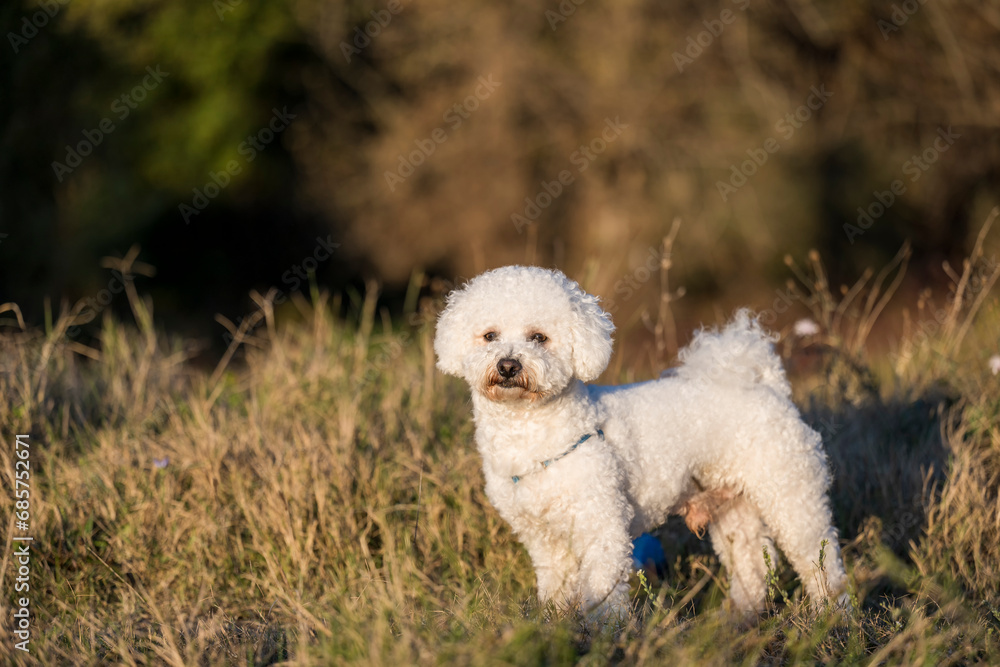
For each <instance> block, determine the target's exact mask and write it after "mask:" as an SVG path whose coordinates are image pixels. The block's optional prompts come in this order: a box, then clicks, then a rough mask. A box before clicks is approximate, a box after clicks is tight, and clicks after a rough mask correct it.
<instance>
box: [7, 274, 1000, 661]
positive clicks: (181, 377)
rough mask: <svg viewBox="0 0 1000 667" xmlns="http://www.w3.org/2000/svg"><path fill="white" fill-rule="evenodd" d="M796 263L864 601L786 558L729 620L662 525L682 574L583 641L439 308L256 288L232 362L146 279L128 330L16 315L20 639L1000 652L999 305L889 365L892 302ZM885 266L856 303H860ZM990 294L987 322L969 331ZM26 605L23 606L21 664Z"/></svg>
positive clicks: (492, 648) (123, 651) (699, 553)
mask: <svg viewBox="0 0 1000 667" xmlns="http://www.w3.org/2000/svg"><path fill="white" fill-rule="evenodd" d="M975 265H976V263H975V262H972V263H970V267H971V268H969V269H968V270H974V267H975ZM814 268H815V270H821V266H820V265H819V264H818V261H817V263H816V264H815V267H814ZM803 276H804V277H805V278H806V281H807V282H809V283H811V286H812V288H813V290H814V292H813V293H812V294H813V296H815V297H816V299H815V301H814V303H815V304H816V305H817V308H818V309H819V310H818V311H817V317H818V321H820V322H822V323H823V325H824V327H825V329H824V331H823V334H822V336H823V341H822V342H823V345H824V346H825V347H824V349H825V350H826V352H825V353H824V356H823V359H824V360H825V362H824V364H822V365H821V367H820V371H819V372H817V373H813V374H811V375H807V376H803V377H801V378H800V379H799V380H798V381H797V384H798V389H799V392H800V398H801V401H802V403H803V404H804V406H805V412H806V415H807V418H808V419H810V420H812V421H813V423H814V424H815V425H816V427H817V428H819V429H820V430H822V431H823V432H824V435H825V439H826V442H827V447H828V449H829V451H830V456H831V463H832V465H833V468H834V471H835V477H836V483H835V487H834V491H833V500H834V505H835V508H836V516H837V522H838V526H839V527H840V530H841V533H842V537H843V538H844V540H845V544H846V546H845V554H846V557H847V559H848V565H849V570H850V574H851V581H852V592H853V597H854V603H855V608H854V610H853V612H851V613H850V614H848V615H847V616H846V617H845V618H840V619H838V618H837V617H836V616H834V615H829V614H820V615H819V616H815V615H812V614H811V613H810V612H809V611H808V610H807V609H806V608H805V606H804V605H803V604H802V603H801V601H800V600H799V595H798V593H797V586H798V584H797V582H796V581H795V580H794V579H791V578H790V577H789V573H788V571H787V570H785V569H779V570H778V572H776V573H775V575H776V576H775V585H776V586H777V587H778V589H780V591H777V592H779V593H781V594H780V595H776V596H775V599H777V600H784V599H786V598H787V600H788V601H787V602H780V603H777V604H776V606H775V608H773V609H771V610H770V611H769V612H768V613H767V614H766V615H765V616H764V617H763V618H762V619H761V621H760V623H759V624H757V625H755V626H753V627H750V628H739V627H735V626H733V625H731V624H730V623H729V622H728V621H726V620H725V619H724V618H723V617H722V616H720V615H719V614H718V608H719V602H720V600H721V599H722V597H723V595H724V586H725V584H724V580H725V579H724V576H722V573H720V571H719V566H718V564H717V563H716V561H715V560H714V558H713V557H712V556H711V555H710V552H709V551H708V550H707V549H705V548H704V545H703V544H701V543H699V542H698V541H697V540H695V539H694V538H693V537H691V536H690V535H689V534H686V532H685V529H684V528H683V526H682V525H680V524H679V522H678V523H673V522H672V523H671V524H669V525H668V526H667V527H666V528H665V529H664V530H663V531H662V533H661V537H662V538H663V539H664V541H665V542H666V546H667V549H668V553H669V554H670V567H669V572H668V575H667V578H666V580H665V581H663V582H651V583H640V582H637V584H636V588H635V591H636V604H637V609H638V610H639V613H638V614H637V615H636V618H635V620H634V623H633V624H632V626H630V627H629V628H628V629H626V630H625V631H624V632H623V633H621V634H619V635H616V636H615V635H610V634H602V635H597V636H590V635H588V634H587V633H586V632H584V631H583V630H582V629H581V627H580V626H579V625H578V623H577V622H576V621H575V619H572V618H560V617H559V616H558V615H556V614H553V613H552V612H551V610H547V609H538V608H537V606H536V605H535V603H534V602H533V599H534V598H533V596H534V590H533V575H532V572H531V568H530V564H529V562H528V559H527V556H526V555H525V553H524V551H523V549H522V548H521V547H520V546H519V545H518V544H517V543H516V541H515V540H514V539H513V538H512V536H511V534H510V532H509V530H508V529H507V527H506V526H505V525H504V523H503V522H502V521H501V519H500V518H499V517H498V516H497V514H496V512H495V511H494V510H493V509H492V508H491V507H490V506H489V503H488V502H487V500H486V498H485V497H484V495H483V491H482V480H481V477H480V472H479V461H478V458H477V456H476V454H475V451H474V449H473V448H472V446H471V440H472V428H471V424H470V418H469V409H468V405H467V403H468V400H467V394H466V390H465V388H464V387H463V386H462V385H461V384H460V383H458V382H453V381H451V380H447V379H445V378H443V377H441V376H439V375H438V374H437V373H436V372H435V370H434V367H433V352H432V349H431V344H430V343H431V336H432V323H433V319H432V318H431V317H430V316H429V315H430V314H431V313H432V310H433V309H429V308H426V307H425V308H424V309H423V310H422V311H421V312H420V313H418V314H417V317H416V318H411V322H416V323H417V325H416V326H413V327H409V328H405V329H399V328H397V329H393V328H392V325H391V323H388V320H387V319H384V318H379V317H378V313H377V308H376V296H375V293H374V290H372V291H370V292H369V294H368V296H367V298H366V299H364V300H363V303H361V304H359V305H358V307H357V308H356V309H355V310H354V312H355V314H354V316H353V317H351V318H348V320H346V321H342V320H338V319H335V318H333V317H332V316H331V314H330V313H331V308H330V306H329V305H328V303H327V299H326V298H325V297H322V296H319V295H316V297H315V298H314V300H313V303H311V304H307V303H305V302H303V301H301V300H300V301H299V302H298V303H297V305H298V307H299V309H300V311H301V313H302V318H301V321H300V322H298V323H289V324H288V325H286V326H280V327H279V326H276V325H275V322H274V321H273V314H272V313H271V310H270V307H269V304H268V301H267V299H265V298H261V305H262V311H261V312H262V315H261V317H263V318H264V319H266V320H267V326H266V327H261V329H260V330H261V332H262V333H261V334H260V337H256V338H247V339H245V340H243V341H242V342H243V347H244V348H245V349H246V354H245V357H244V358H243V359H242V360H241V361H240V362H239V364H233V363H230V364H229V365H228V366H220V368H219V369H217V370H216V372H214V373H213V372H209V371H207V370H204V369H199V368H197V367H194V366H192V365H191V364H190V363H189V361H188V357H189V354H190V348H189V347H188V346H187V345H186V344H185V343H184V342H183V341H178V340H174V339H169V338H167V337H165V336H163V335H162V334H160V333H157V331H156V329H155V327H154V326H153V321H152V315H151V310H150V306H149V305H148V304H146V303H145V302H143V301H142V300H141V299H140V298H139V295H138V294H136V293H135V291H134V289H132V286H131V284H130V285H129V292H128V296H129V299H130V303H131V304H132V307H133V311H134V313H135V319H136V325H135V326H131V325H125V324H122V323H119V322H116V321H114V320H112V319H106V320H105V322H104V325H103V330H102V333H101V337H100V345H99V347H97V348H95V349H89V350H84V349H81V348H80V346H79V345H76V344H68V343H67V342H66V339H65V337H64V335H63V334H64V333H65V330H66V329H67V328H68V326H69V325H70V324H71V322H72V317H71V316H70V315H67V316H66V317H63V318H62V319H59V320H58V321H57V322H55V323H54V324H53V325H51V327H50V329H49V330H46V331H40V330H29V331H21V332H15V333H7V334H6V335H4V336H2V337H0V348H2V351H0V354H2V358H3V360H4V366H3V373H2V374H0V385H2V387H3V391H4V396H5V397H6V399H7V400H5V401H3V402H2V403H0V425H2V429H3V442H4V446H3V447H2V448H0V470H2V472H0V478H2V479H3V487H4V488H3V492H2V495H0V506H2V508H3V515H4V516H8V517H9V516H10V515H11V505H12V491H11V489H12V469H13V464H12V450H13V447H12V446H13V434H14V433H29V434H30V435H31V442H32V457H33V458H32V466H33V468H32V481H31V484H32V489H33V495H32V505H31V533H32V534H33V535H34V537H35V539H36V543H35V546H34V551H33V559H32V565H31V567H32V579H31V583H32V590H31V600H32V609H33V612H34V613H35V616H34V619H33V628H34V635H33V637H32V644H31V647H32V655H31V658H32V659H34V660H36V661H37V662H38V663H40V664H66V663H93V662H98V661H103V662H123V663H127V664H162V663H167V664H177V665H180V664H271V663H275V662H282V661H290V662H293V663H297V664H330V663H356V664H413V663H457V664H572V663H575V662H578V661H579V662H583V663H588V664H605V663H607V662H618V661H622V662H624V663H626V664H661V663H662V664H690V663H694V662H699V663H700V662H706V663H714V664H721V663H731V662H740V663H745V664H757V663H761V662H763V663H768V664H771V663H799V662H804V663H814V662H817V661H841V662H848V663H873V664H874V663H879V664H941V663H945V664H947V663H963V662H971V661H983V662H995V661H997V660H1000V640H998V635H997V632H998V629H1000V593H998V590H997V583H996V582H997V581H998V576H1000V548H998V546H997V545H998V543H1000V499H998V494H997V485H998V481H1000V431H998V429H997V419H998V417H1000V377H997V376H994V375H991V374H990V373H989V371H988V370H987V369H986V366H985V359H986V357H988V356H989V355H990V354H992V353H995V351H996V344H997V341H996V339H995V336H996V333H995V332H996V331H997V330H998V328H997V323H998V322H1000V308H998V305H997V303H996V300H995V299H989V298H984V299H983V300H981V301H979V302H978V303H977V298H976V295H971V294H970V293H969V292H967V291H964V290H962V289H958V290H956V295H955V296H954V297H953V300H952V304H951V305H952V306H953V308H951V309H950V310H949V311H948V312H949V313H951V314H950V315H949V317H951V318H953V319H949V320H948V321H947V323H946V326H943V327H941V330H940V332H939V333H938V334H936V335H935V336H931V337H928V338H927V339H926V340H924V339H917V338H914V339H912V345H911V348H910V351H909V354H910V358H909V359H908V361H907V363H905V364H900V363H898V360H895V361H896V362H897V363H893V359H891V358H890V359H871V358H868V357H867V355H866V350H865V347H864V345H863V344H858V345H853V346H852V345H849V344H846V343H845V342H844V341H851V340H857V339H858V338H857V337H858V336H862V333H859V332H861V331H862V329H861V328H859V327H861V326H862V325H861V324H859V323H858V322H857V321H853V320H852V317H853V314H857V315H859V316H861V317H871V316H872V313H873V312H874V308H872V309H868V312H867V315H865V311H866V309H865V308H864V307H863V306H859V308H860V309H859V310H857V312H855V311H853V310H851V309H852V308H853V306H851V305H850V304H848V306H846V307H844V308H843V309H842V310H841V311H838V309H840V308H841V304H842V303H843V300H842V299H841V298H839V297H836V298H835V297H833V296H831V295H830V292H829V289H827V288H826V287H825V286H824V284H823V281H822V280H818V279H817V278H818V274H816V273H815V271H813V272H812V273H810V272H804V273H803ZM957 277H958V279H959V282H961V280H962V279H961V276H957ZM966 282H968V281H966ZM867 289H869V288H868V287H864V286H863V287H862V288H860V289H859V292H858V294H857V295H855V302H856V303H859V304H863V303H867V301H866V299H868V298H869V297H868V295H869V294H871V293H872V292H870V291H869V292H865V290H867ZM987 291H988V290H987ZM884 293H885V292H881V293H880V294H884ZM874 298H875V301H874V302H873V303H875V304H877V303H878V299H879V298H880V296H879V295H878V294H876V296H875V297H874ZM973 308H975V309H978V311H979V312H978V320H977V321H976V322H978V323H972V324H970V326H968V327H966V326H965V324H964V323H965V322H966V321H970V322H972V320H971V318H972V315H973V314H976V313H973V312H971V310H972V309H973ZM838 312H841V313H842V314H843V317H840V318H839V319H838V318H837V313H838ZM835 320H836V325H835V324H834V322H835ZM959 334H961V336H962V340H960V341H957V342H956V341H955V339H954V337H955V336H958V335H959ZM659 335H661V336H662V335H664V334H663V331H662V330H661V331H660V334H659ZM862 337H863V336H862ZM239 341H240V336H237V342H239ZM800 343H801V341H800ZM959 343H961V344H959ZM81 353H86V355H85V356H84V355H82V354H81ZM789 353H790V354H791V355H792V356H793V357H794V355H795V354H796V349H795V347H794V346H792V347H791V348H790V349H789ZM893 372H896V374H895V375H892V373H893ZM806 394H808V395H809V396H811V397H812V398H811V399H807V397H806ZM11 525H12V522H11ZM8 534H9V535H11V534H13V528H10V529H9V532H8ZM6 553H7V555H6V556H5V557H4V561H3V570H2V573H3V574H2V577H3V578H2V579H0V584H2V590H3V591H4V598H3V601H4V604H5V605H9V604H10V602H11V599H12V592H11V590H12V586H11V574H10V573H11V559H10V556H9V554H10V549H8V550H7V552H6ZM10 619H11V616H10V613H9V610H7V609H6V607H5V610H4V613H3V621H2V623H3V626H4V633H3V634H4V640H3V642H2V644H0V656H3V657H4V660H7V659H9V658H10V656H11V655H12V641H11V640H10V636H11V635H10V634H9V630H10Z"/></svg>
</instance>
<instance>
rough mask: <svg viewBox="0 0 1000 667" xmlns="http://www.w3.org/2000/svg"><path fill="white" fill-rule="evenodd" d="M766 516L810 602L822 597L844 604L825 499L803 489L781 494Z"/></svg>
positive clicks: (843, 577) (837, 549) (844, 582)
mask: <svg viewBox="0 0 1000 667" xmlns="http://www.w3.org/2000/svg"><path fill="white" fill-rule="evenodd" d="M770 510H771V511H770V513H769V514H773V516H766V517H765V518H766V520H767V523H768V525H769V526H771V528H772V529H773V531H774V536H775V539H776V540H777V541H778V546H779V547H781V550H782V552H783V553H784V554H785V557H786V558H787V559H788V562H789V563H791V565H792V567H793V568H795V571H796V572H797V573H798V575H799V578H800V579H801V580H802V584H803V586H804V588H805V591H806V593H808V595H809V597H810V598H811V600H812V603H813V604H814V605H816V604H821V603H822V602H823V601H824V600H826V599H832V600H833V601H836V602H838V603H840V604H846V600H847V598H846V594H845V589H846V586H847V574H846V573H845V572H844V561H843V559H842V558H841V555H840V544H839V542H838V540H837V531H836V529H834V527H833V525H832V523H831V515H830V509H829V507H828V505H827V502H826V499H825V498H824V497H823V496H822V495H820V494H818V493H816V492H815V490H814V489H806V490H804V492H803V493H802V494H801V497H795V496H793V497H785V498H783V499H782V501H781V503H780V505H777V506H775V507H773V508H770Z"/></svg>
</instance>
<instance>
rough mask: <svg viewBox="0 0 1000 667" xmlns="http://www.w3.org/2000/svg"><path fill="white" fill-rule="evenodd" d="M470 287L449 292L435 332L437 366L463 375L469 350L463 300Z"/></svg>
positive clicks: (442, 369)
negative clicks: (463, 364) (463, 367)
mask: <svg viewBox="0 0 1000 667" xmlns="http://www.w3.org/2000/svg"><path fill="white" fill-rule="evenodd" d="M467 290H468V287H467V286H466V287H463V288H462V289H457V290H454V291H452V292H451V293H450V294H448V297H447V299H446V303H447V305H446V306H445V309H444V310H443V311H441V315H440V316H439V317H438V321H437V330H436V331H435V333H434V352H435V353H436V354H437V367H438V369H440V370H441V372H442V373H447V374H448V375H457V376H459V377H462V360H463V359H465V356H466V355H467V354H468V351H469V349H468V348H469V344H470V343H469V340H468V333H469V332H468V331H467V326H466V322H464V320H465V319H466V318H465V315H464V311H465V308H463V305H462V304H463V302H464V299H465V297H466V296H467Z"/></svg>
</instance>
